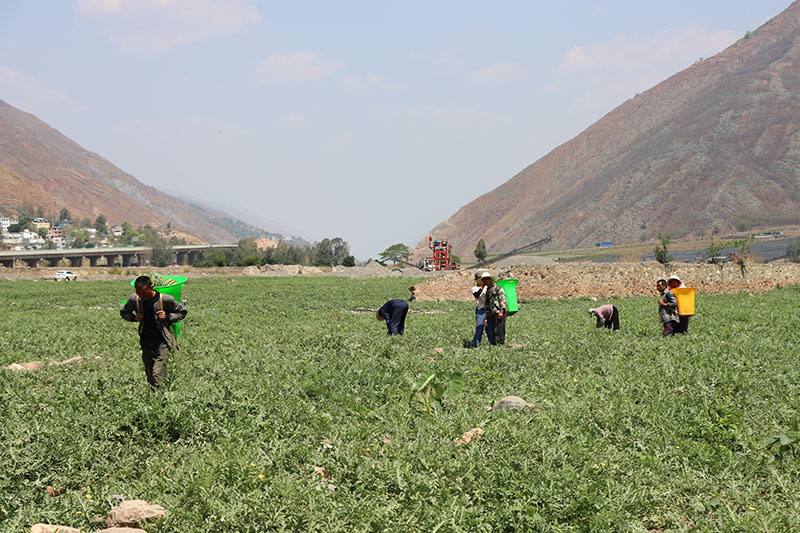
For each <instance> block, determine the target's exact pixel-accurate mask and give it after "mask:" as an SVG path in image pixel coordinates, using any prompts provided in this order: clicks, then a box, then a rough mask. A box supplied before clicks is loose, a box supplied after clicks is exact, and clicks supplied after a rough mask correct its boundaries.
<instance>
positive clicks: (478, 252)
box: [474, 239, 487, 261]
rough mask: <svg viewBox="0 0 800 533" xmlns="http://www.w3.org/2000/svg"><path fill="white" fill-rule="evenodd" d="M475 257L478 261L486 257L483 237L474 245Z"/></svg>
mask: <svg viewBox="0 0 800 533" xmlns="http://www.w3.org/2000/svg"><path fill="white" fill-rule="evenodd" d="M474 253H475V257H476V258H477V259H478V261H483V260H484V259H486V255H487V254H486V243H485V242H483V239H481V240H479V241H478V244H477V245H476V246H475V252H474Z"/></svg>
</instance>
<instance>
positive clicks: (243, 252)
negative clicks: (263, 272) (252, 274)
mask: <svg viewBox="0 0 800 533" xmlns="http://www.w3.org/2000/svg"><path fill="white" fill-rule="evenodd" d="M262 261H263V257H262V255H261V252H259V250H258V246H257V245H256V240H255V239H254V238H247V239H239V242H238V244H237V246H236V264H237V265H239V266H261V263H262Z"/></svg>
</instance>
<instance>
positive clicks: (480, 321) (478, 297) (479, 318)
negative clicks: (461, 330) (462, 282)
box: [471, 272, 494, 348]
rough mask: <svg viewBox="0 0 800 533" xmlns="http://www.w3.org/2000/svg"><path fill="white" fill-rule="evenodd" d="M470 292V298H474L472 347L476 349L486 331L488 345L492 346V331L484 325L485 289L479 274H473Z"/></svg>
mask: <svg viewBox="0 0 800 533" xmlns="http://www.w3.org/2000/svg"><path fill="white" fill-rule="evenodd" d="M471 290H472V296H474V297H475V335H474V336H473V337H472V347H473V348H477V347H478V345H479V344H480V343H481V338H482V337H483V332H484V331H486V337H487V338H488V339H489V344H494V336H493V335H492V330H491V329H490V328H487V327H486V326H485V325H484V321H485V320H486V287H485V286H484V285H483V280H482V279H481V275H480V273H479V272H475V286H473V287H472V289H471Z"/></svg>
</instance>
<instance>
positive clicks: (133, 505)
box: [106, 500, 167, 527]
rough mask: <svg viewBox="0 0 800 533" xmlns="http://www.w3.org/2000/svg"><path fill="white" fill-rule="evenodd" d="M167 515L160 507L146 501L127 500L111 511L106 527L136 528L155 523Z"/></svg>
mask: <svg viewBox="0 0 800 533" xmlns="http://www.w3.org/2000/svg"><path fill="white" fill-rule="evenodd" d="M166 514H167V510H166V509H164V508H163V507H161V506H160V505H154V504H150V503H147V502H146V501H144V500H127V501H124V502H122V503H121V504H119V506H118V507H114V508H113V509H111V511H109V513H108V519H107V520H106V525H107V526H108V527H135V526H138V525H140V524H142V523H143V522H150V521H152V522H155V521H156V520H158V519H160V518H162V517H164V515H166Z"/></svg>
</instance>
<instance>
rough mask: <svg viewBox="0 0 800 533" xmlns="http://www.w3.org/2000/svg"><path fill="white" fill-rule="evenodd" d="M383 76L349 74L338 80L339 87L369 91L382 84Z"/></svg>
mask: <svg viewBox="0 0 800 533" xmlns="http://www.w3.org/2000/svg"><path fill="white" fill-rule="evenodd" d="M385 79H386V77H385V76H381V75H379V74H367V75H366V76H350V77H348V78H344V79H343V80H341V81H340V82H339V87H341V88H343V89H351V90H353V91H369V90H371V89H377V88H378V87H380V86H381V85H382V84H383V81H384V80H385Z"/></svg>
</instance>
